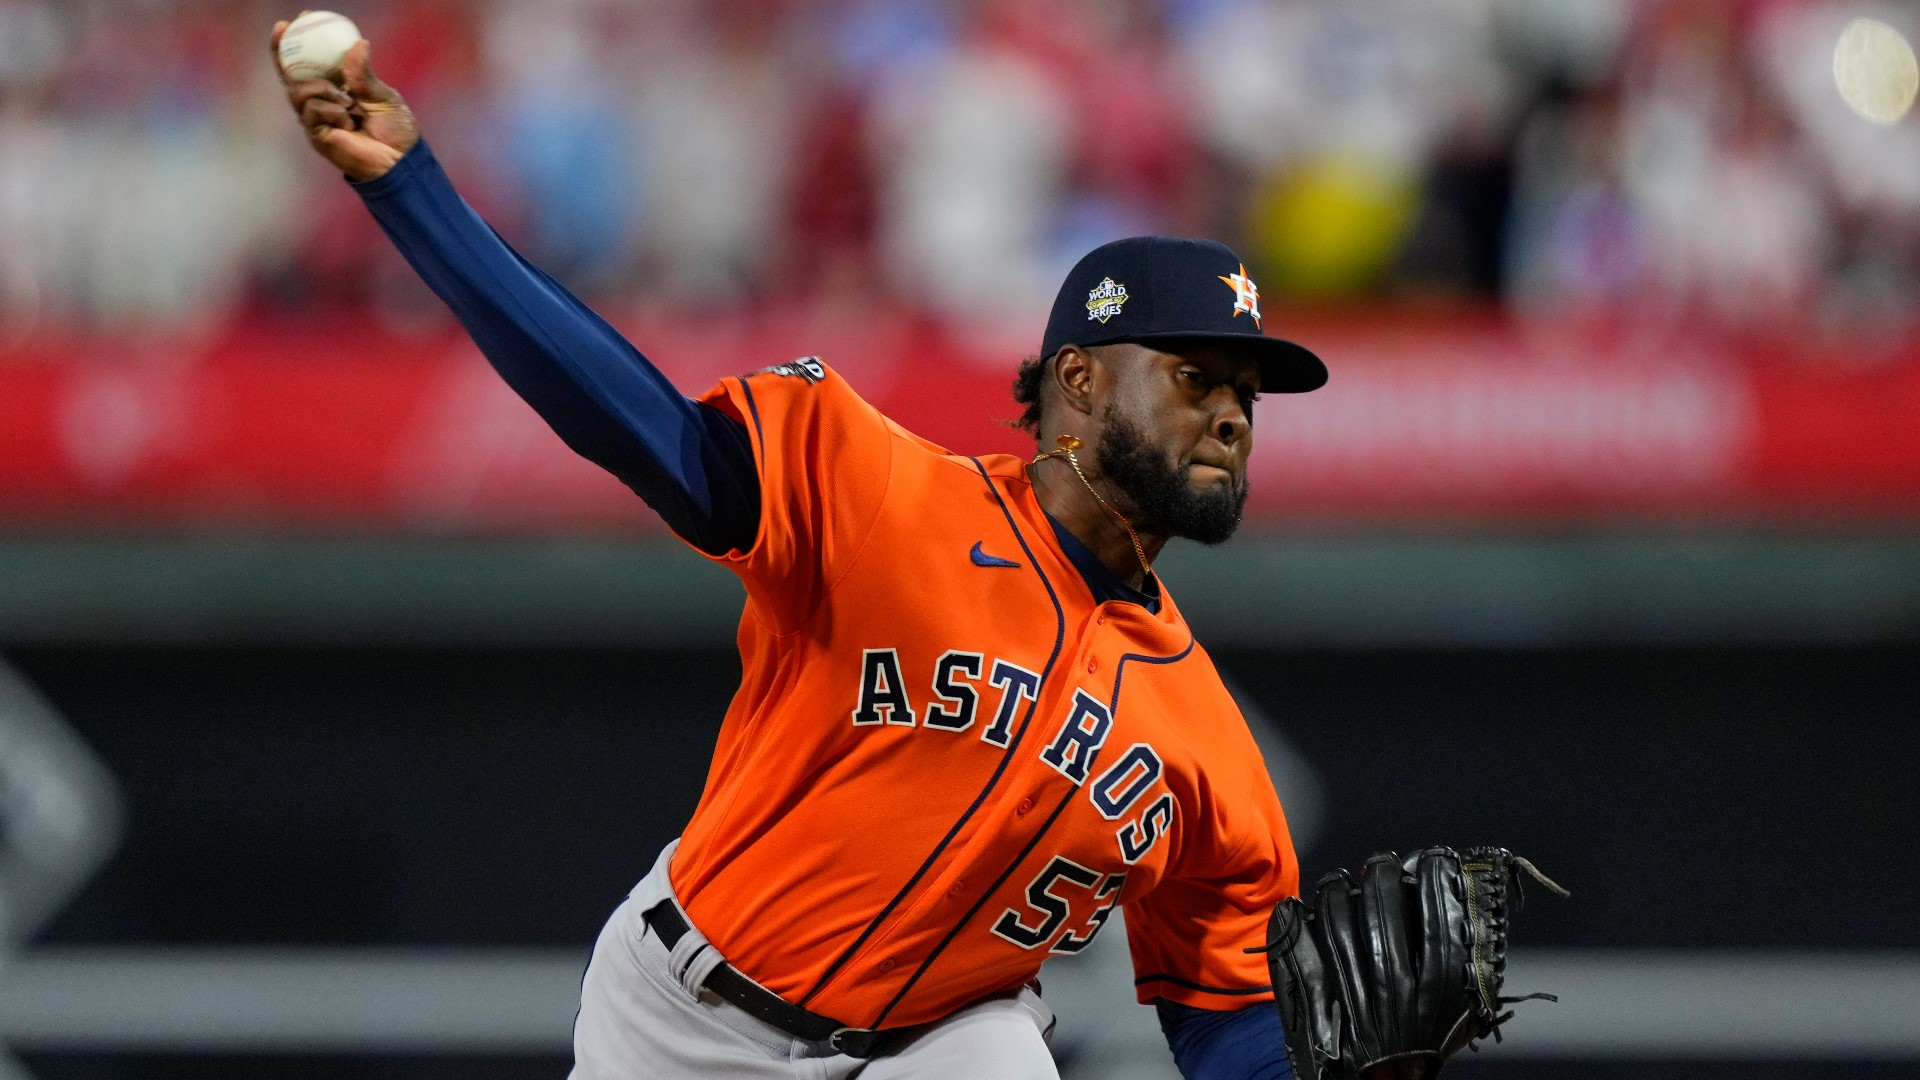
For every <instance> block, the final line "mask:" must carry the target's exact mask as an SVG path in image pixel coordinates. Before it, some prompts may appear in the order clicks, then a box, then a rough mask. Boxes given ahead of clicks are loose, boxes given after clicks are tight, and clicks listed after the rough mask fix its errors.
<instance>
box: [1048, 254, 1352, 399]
mask: <svg viewBox="0 0 1920 1080" xmlns="http://www.w3.org/2000/svg"><path fill="white" fill-rule="evenodd" d="M1260 318H1261V315H1260V290H1259V288H1258V287H1257V286H1255V285H1254V283H1253V279H1252V278H1250V277H1248V276H1247V267H1246V264H1244V263H1242V262H1241V261H1240V257H1239V256H1238V255H1235V254H1234V253H1233V252H1232V251H1231V250H1230V249H1228V247H1227V246H1226V245H1225V244H1219V243H1215V242H1214V241H1212V240H1183V239H1179V238H1176V237H1171V236H1135V237H1131V238H1129V239H1126V240H1115V241H1114V242H1113V243H1111V244H1102V245H1101V246H1099V247H1097V248H1094V249H1093V250H1092V251H1090V252H1088V253H1087V256H1086V257H1085V258H1083V259H1081V260H1080V262H1079V263H1078V264H1077V265H1075V266H1074V268H1073V270H1072V271H1070V272H1069V273H1068V274H1067V280H1066V283H1065V284H1063V285H1061V286H1060V295H1059V296H1058V297H1056V298H1055V299H1054V301H1053V314H1052V316H1051V317H1049V318H1048V319H1047V337H1046V340H1045V342H1044V343H1043V344H1042V345H1041V346H1040V355H1041V356H1043V357H1047V358H1051V357H1052V356H1053V355H1054V354H1055V353H1057V352H1059V351H1060V349H1061V347H1062V346H1065V345H1080V346H1088V345H1110V344H1113V343H1115V342H1120V341H1137V342H1142V343H1145V344H1154V343H1156V342H1167V343H1175V342H1179V341H1192V340H1204V341H1220V342H1226V343H1230V344H1233V345H1236V346H1241V347H1244V348H1246V349H1247V350H1248V351H1250V352H1252V353H1253V354H1254V355H1255V356H1257V357H1258V358H1259V361H1260V390H1261V392H1262V393H1277V394H1304V393H1306V392H1307V391H1309V390H1318V389H1320V388H1321V387H1322V386H1325V385H1326V384H1327V365H1325V364H1323V363H1321V362H1320V358H1319V357H1317V356H1315V355H1313V353H1311V352H1309V351H1308V350H1306V349H1305V348H1303V347H1301V346H1299V345H1296V344H1294V343H1293V342H1291V341H1282V340H1281V339H1279V338H1271V337H1267V336H1266V334H1265V332H1264V328H1263V327H1262V326H1261V325H1260Z"/></svg>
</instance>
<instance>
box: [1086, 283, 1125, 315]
mask: <svg viewBox="0 0 1920 1080" xmlns="http://www.w3.org/2000/svg"><path fill="white" fill-rule="evenodd" d="M1126 305H1127V287H1126V286H1125V285H1120V284H1116V283H1115V282H1114V280H1113V279H1112V278H1102V279H1101V280H1100V284H1098V285H1095V286H1094V287H1093V291H1092V292H1089V293H1087V319H1088V321H1093V320H1096V319H1097V320H1099V322H1100V324H1101V325H1103V326H1104V325H1106V322H1107V320H1108V319H1111V318H1113V317H1114V316H1115V315H1118V314H1120V309H1121V308H1123V307H1125V306H1126Z"/></svg>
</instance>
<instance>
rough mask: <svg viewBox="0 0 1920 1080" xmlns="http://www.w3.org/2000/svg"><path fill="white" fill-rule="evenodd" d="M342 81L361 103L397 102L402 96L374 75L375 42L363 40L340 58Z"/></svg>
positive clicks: (355, 43) (354, 44)
mask: <svg viewBox="0 0 1920 1080" xmlns="http://www.w3.org/2000/svg"><path fill="white" fill-rule="evenodd" d="M340 81H341V82H343V83H345V84H346V86H347V92H348V93H351V94H352V95H353V96H354V97H356V98H358V99H360V100H361V101H375V102H383V103H385V102H396V101H399V100H400V95H399V94H397V93H395V92H394V90H393V87H391V86H388V85H387V84H386V83H383V82H381V81H380V76H378V75H375V74H374V73H373V42H371V41H368V40H367V39H366V38H361V39H360V40H359V41H356V42H354V43H353V47H352V48H350V49H348V50H347V55H345V56H343V57H341V58H340Z"/></svg>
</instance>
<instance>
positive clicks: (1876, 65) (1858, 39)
mask: <svg viewBox="0 0 1920 1080" xmlns="http://www.w3.org/2000/svg"><path fill="white" fill-rule="evenodd" d="M1833 80H1834V82H1835V83H1837V84H1839V87H1840V96H1841V97H1842V98H1845V99H1846V102H1847V104H1848V105H1849V106H1851V107H1852V108H1853V111H1854V112H1857V113H1859V114H1860V115H1861V116H1864V117H1866V118H1867V119H1869V120H1872V121H1873V122H1875V123H1877V124H1893V123H1897V122H1899V120H1900V118H1901V117H1903V116H1905V115H1907V110H1908V109H1910V108H1912V107H1913V98H1914V94H1915V93H1916V92H1917V91H1920V64H1916V63H1915V60H1914V55H1913V46H1911V45H1909V44H1907V39H1906V38H1904V37H1902V36H1901V35H1900V31H1898V30H1895V29H1894V28H1893V27H1891V26H1888V25H1887V24H1886V23H1883V22H1876V21H1874V20H1872V19H1855V20H1853V22H1851V23H1849V24H1847V29H1846V30H1845V32H1843V33H1842V34H1841V35H1840V43H1839V44H1838V45H1836V46H1834V50H1833Z"/></svg>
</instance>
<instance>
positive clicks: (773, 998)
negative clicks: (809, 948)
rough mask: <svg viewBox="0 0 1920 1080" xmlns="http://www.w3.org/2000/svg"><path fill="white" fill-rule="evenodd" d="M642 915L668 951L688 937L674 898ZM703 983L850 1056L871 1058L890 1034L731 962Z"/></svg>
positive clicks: (781, 1026)
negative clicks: (799, 1000)
mask: <svg viewBox="0 0 1920 1080" xmlns="http://www.w3.org/2000/svg"><path fill="white" fill-rule="evenodd" d="M641 917H642V918H644V919H646V920H647V925H648V926H651V927H653V932H654V933H656V934H659V935H660V942H661V944H663V945H665V946H666V947H667V948H668V949H669V950H671V949H672V948H673V947H674V946H675V945H676V944H678V943H679V941H680V939H681V938H683V937H686V936H687V918H686V916H684V915H682V914H680V908H679V905H677V904H675V903H674V902H673V901H672V900H662V901H660V902H659V903H658V904H655V905H654V906H653V907H651V908H648V909H647V911H646V913H645V914H644V915H642V916H641ZM702 985H703V986H705V987H706V988H707V989H709V990H711V991H713V992H714V993H715V994H718V995H719V996H720V998H721V999H722V1000H724V1001H728V1002H731V1003H733V1004H734V1005H737V1006H739V1007H740V1008H742V1009H745V1010H746V1011H747V1013H748V1014H749V1015H751V1016H754V1017H757V1018H759V1019H761V1020H764V1021H766V1022H767V1023H769V1024H772V1025H773V1026H774V1027H777V1028H779V1029H780V1030H781V1031H784V1032H786V1033H787V1034H789V1035H791V1036H793V1037H794V1038H796V1039H804V1040H806V1041H807V1042H823V1043H826V1044H828V1045H829V1046H832V1047H833V1048H834V1049H835V1050H837V1051H839V1052H840V1053H842V1054H845V1055H847V1056H848V1057H857V1058H866V1057H872V1056H873V1051H874V1047H875V1044H876V1043H878V1042H879V1041H880V1037H881V1036H882V1035H885V1034H887V1033H886V1032H884V1031H875V1030H873V1029H871V1028H856V1027H848V1026H846V1025H845V1024H842V1023H841V1022H840V1021H838V1020H834V1019H831V1018H829V1017H825V1016H821V1015H820V1014H819V1013H814V1012H808V1011H807V1010H805V1009H803V1008H801V1007H800V1006H798V1005H795V1004H793V1003H791V1002H789V1001H787V999H785V998H783V997H781V996H780V995H778V994H776V993H774V992H773V991H771V990H769V989H767V988H766V987H764V986H761V985H760V984H759V983H757V982H754V981H753V980H752V979H749V978H747V977H746V976H745V975H743V974H741V973H740V971H739V970H738V969H737V968H735V967H734V966H733V965H732V964H727V963H721V964H719V965H717V966H716V967H715V968H714V969H713V971H712V972H711V973H710V974H708V975H707V981H706V982H705V983H703V984H702Z"/></svg>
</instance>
